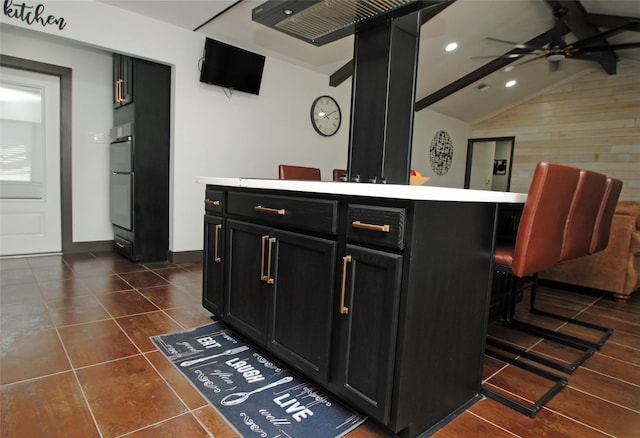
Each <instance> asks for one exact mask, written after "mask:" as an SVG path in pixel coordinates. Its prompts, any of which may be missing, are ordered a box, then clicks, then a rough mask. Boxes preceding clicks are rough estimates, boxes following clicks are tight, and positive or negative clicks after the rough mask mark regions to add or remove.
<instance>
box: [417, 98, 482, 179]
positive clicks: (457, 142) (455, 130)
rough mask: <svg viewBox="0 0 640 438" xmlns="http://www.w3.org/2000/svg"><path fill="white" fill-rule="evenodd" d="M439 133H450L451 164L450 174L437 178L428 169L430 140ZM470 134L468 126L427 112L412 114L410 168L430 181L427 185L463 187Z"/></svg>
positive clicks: (429, 111)
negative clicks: (451, 144)
mask: <svg viewBox="0 0 640 438" xmlns="http://www.w3.org/2000/svg"><path fill="white" fill-rule="evenodd" d="M438 131H445V132H447V133H448V134H449V137H450V138H451V141H452V143H453V161H452V164H451V168H450V169H449V172H447V173H446V174H444V175H437V174H436V173H435V172H434V171H433V170H432V168H431V160H430V157H429V149H430V147H431V140H432V139H433V136H434V135H436V133H437V132H438ZM470 135H471V127H470V126H469V124H467V123H465V122H462V121H460V120H457V119H454V118H452V117H448V116H445V115H442V114H439V113H436V112H434V111H431V110H429V109H423V110H422V111H418V112H417V113H416V114H415V118H414V125H413V150H412V154H411V168H412V169H415V170H418V171H420V172H421V173H422V174H423V176H428V177H430V178H431V179H430V180H429V182H428V183H427V184H428V185H430V186H437V187H458V188H462V187H464V174H465V170H466V163H467V140H468V139H469V137H470Z"/></svg>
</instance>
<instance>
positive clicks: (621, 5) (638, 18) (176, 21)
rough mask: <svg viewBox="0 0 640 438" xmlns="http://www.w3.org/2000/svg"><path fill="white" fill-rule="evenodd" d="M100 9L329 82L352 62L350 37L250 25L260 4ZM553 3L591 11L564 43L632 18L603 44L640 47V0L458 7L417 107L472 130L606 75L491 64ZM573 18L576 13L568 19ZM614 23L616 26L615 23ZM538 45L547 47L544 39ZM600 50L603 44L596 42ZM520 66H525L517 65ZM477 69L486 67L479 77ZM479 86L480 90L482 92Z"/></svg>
mask: <svg viewBox="0 0 640 438" xmlns="http://www.w3.org/2000/svg"><path fill="white" fill-rule="evenodd" d="M332 1H350V0H332ZM103 2H104V3H108V4H110V5H113V6H116V7H119V8H123V9H126V10H128V11H131V12H134V13H138V14H141V15H144V16H147V17H151V18H154V19H157V20H160V21H163V22H167V23H170V24H173V25H175V26H178V27H181V28H184V29H189V30H193V31H195V32H198V33H201V34H203V35H206V36H208V37H210V38H214V39H218V40H221V41H224V42H227V43H230V44H234V45H236V46H239V47H242V48H244V49H248V50H252V51H254V52H258V53H261V54H263V55H266V56H267V57H274V58H278V59H281V60H284V61H287V62H290V63H293V64H296V65H299V66H301V67H304V68H307V69H310V70H313V71H317V72H319V73H322V74H325V75H327V83H329V79H330V77H331V76H332V75H333V74H334V73H336V72H337V71H339V70H340V68H341V67H343V66H345V64H347V63H348V62H349V61H350V60H351V59H352V57H353V36H348V37H345V38H342V39H340V40H337V41H334V42H331V43H328V44H326V45H324V46H321V47H316V46H314V45H312V44H309V43H306V42H303V41H300V40H298V39H295V38H293V37H290V36H288V35H285V34H284V33H280V32H278V31H276V30H273V29H271V28H268V27H266V26H263V25H261V24H258V23H255V22H253V21H252V20H251V11H252V10H253V8H255V7H257V6H259V5H261V4H262V3H264V0H241V1H237V0H209V1H198V0H170V1H165V0H141V1H137V0H116V1H107V0H104V1H103ZM552 5H554V6H557V5H564V6H569V9H570V13H571V12H572V11H573V10H574V8H576V7H577V8H578V9H577V10H580V9H579V8H580V5H582V7H584V10H585V11H586V15H584V16H583V19H582V20H581V23H574V22H571V21H570V20H569V19H567V21H568V22H569V25H570V27H571V28H572V30H573V31H575V32H576V33H578V34H581V35H578V36H576V35H575V34H574V33H572V32H569V33H567V34H566V35H565V36H564V39H565V40H566V42H567V44H571V43H572V42H575V41H577V40H581V39H584V38H585V35H584V32H588V31H589V29H586V30H585V29H584V28H583V29H581V28H580V25H581V24H582V25H584V24H585V23H586V26H587V27H591V31H592V32H596V33H597V31H598V30H599V31H607V30H609V29H610V28H612V27H617V26H618V25H619V23H620V22H621V21H620V18H619V17H632V18H633V19H634V20H626V22H629V21H631V26H629V28H628V29H627V30H625V31H623V32H620V33H617V34H613V35H611V36H609V37H607V39H606V43H609V44H621V43H637V42H640V1H638V0H582V1H580V2H567V1H564V2H563V1H558V2H554V1H550V0H548V1H543V0H457V1H455V2H454V3H453V4H451V5H450V6H449V7H447V8H446V9H444V10H443V11H442V12H440V13H439V14H438V15H436V16H435V17H434V18H432V19H430V20H429V21H427V22H426V23H425V24H424V25H423V26H422V29H421V38H420V54H419V65H418V82H417V89H416V100H417V102H418V103H417V105H416V109H421V108H429V109H431V110H433V111H436V112H439V113H442V114H445V115H448V116H451V117H454V118H456V119H459V120H463V121H466V122H469V123H473V122H475V121H479V120H482V119H484V118H486V117H488V116H491V115H493V114H496V113H498V112H500V111H503V110H504V109H507V108H509V107H510V106H513V105H515V104H518V103H519V102H522V101H524V100H526V99H529V98H531V97H534V96H536V95H538V94H540V93H542V92H544V91H546V90H549V89H552V88H555V87H557V86H559V85H562V84H564V83H566V82H568V81H571V80H572V79H574V78H576V77H578V76H580V75H582V74H586V73H589V72H592V71H594V70H600V71H603V72H604V71H605V70H604V68H605V66H606V64H605V63H604V62H603V63H600V62H598V61H593V60H582V59H565V60H563V61H561V62H560V63H559V68H558V69H557V70H555V71H552V69H550V66H549V61H547V60H546V59H545V58H544V56H542V57H539V58H536V57H535V56H534V55H525V56H523V57H521V58H519V59H516V60H515V61H513V62H511V61H512V60H506V59H503V58H498V59H497V60H496V59H494V58H493V56H494V55H495V56H496V57H498V56H500V55H504V54H506V53H507V52H509V51H512V50H514V49H515V50H516V52H518V53H521V52H522V50H518V49H517V48H515V47H514V46H513V45H511V44H507V43H504V42H499V41H494V40H495V39H497V40H505V41H509V42H515V43H526V42H529V41H533V40H534V39H535V38H536V37H539V36H540V35H542V34H545V32H547V33H548V31H549V30H551V29H552V28H554V24H555V21H554V16H553V7H552ZM575 15H577V13H574V14H573V15H572V16H575ZM603 15H604V16H603ZM610 16H613V18H611V17H610ZM596 19H597V20H596ZM609 19H611V20H612V21H614V23H615V24H612V23H609V22H608V21H607V20H609ZM591 22H593V23H596V22H597V23H598V24H600V27H593V25H591V24H589V23H591ZM487 38H491V39H487ZM492 39H494V40H492ZM542 40H543V41H547V39H546V37H545V38H543V39H542ZM450 42H457V43H458V49H457V50H455V51H453V52H446V51H445V50H444V48H445V46H446V45H447V44H448V43H450ZM594 44H596V45H602V44H604V43H602V42H600V41H598V42H596V43H594ZM536 45H539V46H542V45H544V44H543V43H540V44H536ZM597 55H598V56H601V57H604V58H605V59H606V58H607V57H608V59H609V60H613V66H614V68H615V66H616V65H617V67H618V68H619V67H620V66H621V65H623V64H626V65H631V66H635V67H640V47H634V48H631V49H625V50H616V51H615V52H610V51H607V52H603V53H598V54H597ZM616 57H617V62H616V61H615V59H616ZM524 61H529V62H526V63H525V64H522V65H519V64H520V63H522V62H524ZM507 65H508V66H513V69H512V70H511V71H508V72H507V71H505V67H507ZM609 68H611V64H610V65H609ZM478 69H483V70H481V71H482V74H480V73H479V71H478ZM510 79H514V80H516V81H517V83H516V85H515V86H513V87H511V88H505V86H504V84H505V83H506V82H507V81H508V80H510ZM481 85H483V87H480V86H481ZM479 88H484V90H483V91H480V89H479Z"/></svg>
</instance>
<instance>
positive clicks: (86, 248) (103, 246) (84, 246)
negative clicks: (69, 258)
mask: <svg viewBox="0 0 640 438" xmlns="http://www.w3.org/2000/svg"><path fill="white" fill-rule="evenodd" d="M109 251H113V240H104V241H95V242H72V243H71V244H70V245H69V246H68V247H66V248H65V249H64V251H63V253H64V254H76V253H79V252H109Z"/></svg>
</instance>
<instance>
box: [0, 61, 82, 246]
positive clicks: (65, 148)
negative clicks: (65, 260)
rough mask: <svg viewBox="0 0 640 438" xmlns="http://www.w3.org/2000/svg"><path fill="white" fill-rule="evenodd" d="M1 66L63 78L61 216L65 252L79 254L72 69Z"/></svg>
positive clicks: (31, 64)
mask: <svg viewBox="0 0 640 438" xmlns="http://www.w3.org/2000/svg"><path fill="white" fill-rule="evenodd" d="M0 65H3V66H5V67H11V68H15V69H18V70H27V71H32V72H35V73H41V74H45V75H52V76H58V77H59V78H60V215H61V224H62V229H61V230H60V232H61V237H62V253H63V254H64V253H72V252H79V251H78V250H77V249H76V248H74V244H73V214H72V212H73V209H72V196H71V193H72V192H71V187H72V186H71V183H72V181H71V69H70V68H67V67H61V66H57V65H53V64H45V63H42V62H37V61H31V60H28V59H22V58H16V57H13V56H7V55H0Z"/></svg>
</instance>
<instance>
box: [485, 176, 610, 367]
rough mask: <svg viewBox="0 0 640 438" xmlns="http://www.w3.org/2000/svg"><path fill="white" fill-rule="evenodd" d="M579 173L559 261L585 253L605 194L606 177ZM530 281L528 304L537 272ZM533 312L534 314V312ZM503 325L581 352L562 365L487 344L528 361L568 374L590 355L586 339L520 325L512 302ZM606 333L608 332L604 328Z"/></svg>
mask: <svg viewBox="0 0 640 438" xmlns="http://www.w3.org/2000/svg"><path fill="white" fill-rule="evenodd" d="M575 171H577V172H579V177H578V182H577V184H576V189H575V191H574V195H573V198H572V200H571V203H570V207H569V212H568V213H567V218H566V222H565V226H564V231H563V235H562V241H561V243H562V244H561V247H560V261H562V260H569V259H572V258H577V257H582V256H585V255H587V254H588V252H589V248H590V245H591V240H592V238H593V231H594V225H595V222H596V217H597V214H598V210H599V209H600V205H601V203H602V199H603V194H604V191H605V184H606V177H605V176H604V175H602V174H600V173H597V172H592V171H588V170H585V169H575ZM532 278H533V281H532V282H531V284H530V285H529V286H530V291H531V303H535V297H536V289H537V272H536V273H533V275H532ZM533 313H536V312H535V310H534V312H533ZM504 324H505V325H507V326H508V327H512V328H516V329H518V330H521V331H524V332H526V333H530V334H532V335H536V336H540V337H542V338H544V339H547V340H549V341H553V342H556V343H559V344H563V345H566V346H568V347H571V348H573V349H576V350H579V351H581V352H582V353H581V354H579V355H578V356H577V358H576V359H574V360H573V362H571V363H569V364H568V365H567V364H566V363H564V362H560V361H553V360H550V359H548V358H546V357H543V356H540V355H537V354H534V353H531V352H527V351H521V350H520V349H517V348H515V347H511V346H509V345H507V344H504V343H500V341H497V340H493V339H491V340H490V344H491V345H494V346H498V347H500V348H502V349H504V350H509V351H511V352H513V353H516V352H517V353H518V354H520V355H521V356H524V357H526V358H528V359H530V360H533V361H536V362H538V363H541V364H544V365H546V366H549V367H552V368H554V369H557V370H560V371H563V372H565V373H567V374H572V373H573V372H574V371H575V370H576V368H578V367H579V366H580V365H581V364H582V363H583V362H584V361H585V360H587V359H588V358H589V357H590V356H591V355H592V354H593V353H594V352H595V348H596V347H594V346H592V345H587V344H586V342H587V341H586V340H584V339H581V338H577V337H575V336H570V335H567V334H564V333H560V332H558V331H554V330H549V329H547V328H544V327H540V326H538V325H534V324H530V323H524V322H522V321H518V320H517V319H516V318H515V299H512V300H511V302H510V307H509V308H508V309H507V311H506V312H505V313H504ZM607 330H608V329H607Z"/></svg>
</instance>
